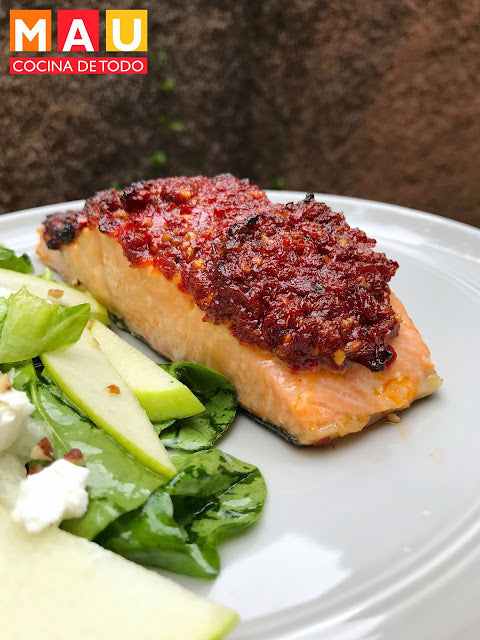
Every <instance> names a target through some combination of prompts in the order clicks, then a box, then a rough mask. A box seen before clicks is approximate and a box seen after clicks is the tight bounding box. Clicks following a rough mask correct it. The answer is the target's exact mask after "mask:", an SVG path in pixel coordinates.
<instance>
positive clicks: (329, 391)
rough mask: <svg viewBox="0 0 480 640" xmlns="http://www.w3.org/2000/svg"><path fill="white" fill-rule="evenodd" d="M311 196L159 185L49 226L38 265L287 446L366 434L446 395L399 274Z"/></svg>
mask: <svg viewBox="0 0 480 640" xmlns="http://www.w3.org/2000/svg"><path fill="white" fill-rule="evenodd" d="M374 244H375V241H374V240H371V239H370V238H367V236H366V235H365V234H364V233H363V232H361V231H359V230H358V229H351V228H350V227H349V225H348V224H347V223H346V221H345V219H344V217H343V216H342V214H339V213H335V212H333V211H331V209H330V208H329V207H327V206H326V205H324V204H322V203H317V202H315V200H314V197H313V195H311V194H307V196H306V198H305V199H304V200H303V201H301V202H300V203H297V204H292V203H290V204H288V205H275V204H273V203H271V202H270V201H269V200H268V198H267V197H266V195H265V194H264V193H263V192H262V191H260V190H259V189H258V187H256V186H255V185H253V184H252V183H250V182H249V181H248V180H237V179H236V178H234V177H233V176H230V175H222V176H216V177H215V178H203V177H196V178H165V179H159V180H152V181H149V182H144V183H135V184H133V185H131V186H130V187H127V188H126V189H124V190H123V191H116V190H109V191H106V192H101V193H99V194H97V195H95V196H94V197H93V198H92V199H90V200H89V201H87V203H86V205H85V207H84V209H83V210H82V211H78V212H66V213H59V214H54V215H53V216H50V217H49V218H48V219H47V220H46V221H45V224H44V226H43V228H42V230H41V239H40V243H39V245H38V249H37V252H38V254H39V256H40V257H41V258H42V260H43V261H44V262H45V263H46V264H47V265H49V266H50V267H52V268H53V269H54V270H56V271H57V272H59V273H60V274H61V275H62V277H63V278H65V279H66V280H67V281H68V282H70V283H81V284H82V285H83V286H85V287H86V288H87V289H89V290H90V291H91V293H92V294H93V295H94V296H95V297H96V298H97V299H98V300H99V301H100V302H101V303H102V304H104V305H105V306H106V307H107V308H108V309H109V310H110V311H111V312H112V313H113V314H115V315H116V316H119V317H121V318H122V319H123V321H124V322H125V323H126V325H127V326H128V328H129V329H130V330H131V331H132V332H133V333H135V334H137V335H139V336H141V337H142V338H143V339H145V340H146V342H147V343H148V344H150V345H151V346H152V347H153V348H154V349H155V350H156V351H158V352H159V353H161V354H163V355H165V356H166V357H168V358H170V359H171V360H192V361H196V362H200V363H203V364H205V365H207V366H209V367H211V368H213V369H215V370H217V371H219V372H221V373H222V374H224V375H225V376H226V377H227V378H229V379H230V381H231V382H232V383H233V384H234V385H235V387H236V389H237V393H238V398H239V402H240V404H241V405H242V406H243V407H244V408H245V409H246V410H247V411H248V412H249V413H251V414H252V415H253V416H255V417H256V418H257V419H258V420H259V421H260V422H262V423H263V424H266V425H267V426H269V428H273V429H274V430H276V431H277V432H279V433H280V434H281V435H283V436H285V437H287V439H289V440H290V441H292V442H295V443H296V444H302V445H318V444H326V443H327V442H330V440H331V439H332V438H336V437H338V436H343V435H346V434H348V433H353V432H356V431H360V430H361V429H362V428H363V427H365V426H366V425H368V424H371V423H372V422H374V421H375V420H378V419H380V418H381V417H382V416H384V415H386V414H388V413H390V412H393V411H396V410H399V409H403V408H406V407H408V406H410V404H411V403H412V402H413V401H414V400H415V399H417V398H419V397H423V396H426V395H429V394H430V393H433V392H434V391H435V390H436V389H437V388H438V387H439V385H440V384H441V380H440V378H439V377H438V376H437V374H436V373H435V370H434V367H433V364H432V362H431V360H430V354H429V351H428V348H427V346H426V345H425V344H424V342H423V340H422V338H421V336H420V334H419V333H418V331H417V330H416V328H415V327H414V325H413V323H412V321H411V319H410V318H409V317H408V315H407V313H406V311H405V308H404V307H403V305H402V303H401V302H400V301H399V300H398V299H397V298H396V297H395V295H394V294H393V293H391V291H390V288H389V284H388V282H389V280H390V278H391V277H392V275H393V274H394V273H395V271H396V269H397V267H398V265H397V263H395V262H394V261H392V260H389V259H388V258H387V257H386V256H385V255H384V254H381V253H378V252H375V251H374V250H373V246H374Z"/></svg>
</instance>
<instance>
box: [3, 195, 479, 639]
mask: <svg viewBox="0 0 480 640" xmlns="http://www.w3.org/2000/svg"><path fill="white" fill-rule="evenodd" d="M269 195H270V197H271V198H272V199H273V200H275V201H279V202H280V201H283V202H288V201H291V200H293V201H296V200H299V199H301V198H302V197H303V196H304V194H300V193H292V192H280V191H278V192H272V193H270V194H269ZM318 198H319V199H321V200H323V201H325V202H327V204H329V205H330V206H332V207H333V208H334V209H335V210H338V211H343V212H344V213H345V215H346V217H347V220H348V222H349V223H350V224H351V225H352V226H358V227H360V228H361V229H363V230H365V231H366V232H367V233H368V234H369V235H371V236H373V237H375V238H377V240H378V248H379V249H381V250H384V251H386V253H387V254H388V256H389V257H391V258H394V259H396V260H397V261H398V262H399V263H400V269H399V270H398V272H397V275H396V276H395V278H394V279H393V281H392V289H393V290H394V291H395V292H396V293H397V294H398V296H399V297H400V299H401V300H402V301H403V302H404V303H405V305H406V307H407V310H408V312H409V313H410V315H411V316H412V318H413V320H414V322H415V324H416V326H417V327H418V329H419V330H420V332H421V333H422V335H423V337H424V339H425V341H426V343H427V344H428V345H429V347H430V350H431V353H432V359H433V361H434V363H435V365H436V368H437V371H438V373H439V374H440V375H441V376H442V377H443V378H444V384H443V386H442V387H441V389H440V390H439V392H437V393H436V394H435V395H434V396H432V397H431V398H427V399H425V400H423V401H420V402H418V403H415V404H414V405H413V407H412V408H410V409H409V410H407V411H404V412H403V413H402V414H401V417H402V421H401V423H400V424H398V425H397V424H395V425H394V424H382V425H380V426H376V427H373V428H370V429H367V430H366V431H364V432H363V433H361V434H359V435H355V436H349V437H347V438H345V439H343V440H342V441H340V442H338V443H337V444H336V446H335V448H330V449H323V450H321V449H320V450H314V449H299V448H295V447H293V446H292V445H289V444H287V443H286V442H284V441H283V440H281V439H280V438H278V437H276V436H275V435H273V434H272V433H270V432H268V431H266V430H265V429H264V428H262V427H261V426H259V425H258V424H256V423H255V422H253V421H251V420H250V419H248V418H247V417H245V416H240V417H239V418H238V419H237V420H236V422H235V425H234V427H233V428H232V429H231V430H230V432H229V433H228V434H227V436H226V437H225V438H224V439H223V441H222V442H221V444H220V447H221V448H222V449H223V450H225V451H227V452H229V453H231V454H233V455H235V456H238V457H239V458H241V459H243V460H246V461H248V462H252V463H254V464H256V465H257V466H258V467H259V468H260V469H261V471H262V472H263V474H264V475H265V478H266V481H267V485H268V491H269V495H268V501H267V503H266V506H265V511H264V514H263V516H262V518H260V521H259V522H258V523H257V525H255V526H254V527H253V528H252V529H251V530H249V531H248V532H247V533H246V534H245V535H241V536H238V537H236V538H235V539H234V540H230V541H228V542H225V543H224V544H223V545H222V547H221V556H222V562H223V568H222V572H221V574H220V577H219V578H218V579H217V580H216V581H215V582H213V583H207V582H202V581H199V580H195V579H187V578H182V577H180V578H178V580H179V581H180V582H181V583H182V584H184V585H186V586H188V587H189V588H191V589H193V590H194V591H197V592H198V593H202V594H205V595H209V596H211V597H212V598H214V599H216V600H218V601H219V602H222V603H223V604H226V605H229V606H231V607H233V608H234V609H236V610H237V611H238V612H239V613H240V615H241V617H242V623H241V625H240V626H239V627H238V628H237V630H236V631H235V632H234V633H232V635H231V639H232V640H324V639H325V640H326V639H330V638H331V639H335V640H347V639H352V640H353V639H355V640H360V639H367V638H368V639H372V640H373V639H375V640H380V639H385V640H397V639H398V640H405V639H407V638H408V639H409V640H429V639H432V640H433V639H435V640H447V639H449V640H450V639H458V638H461V639H462V640H477V639H478V637H479V628H480V607H479V605H478V603H479V601H480V578H479V576H480V417H479V412H478V409H477V400H478V399H479V397H480V392H479V388H478V387H479V383H480V374H479V371H480V364H479V363H480V337H479V328H480V231H479V230H477V229H474V228H472V227H468V226H465V225H462V224H459V223H455V222H452V221H449V220H445V219H442V218H439V217H436V216H432V215H428V214H424V213H420V212H417V211H412V210H409V209H404V208H401V207H395V206H390V205H386V204H381V203H376V202H368V201H364V200H357V199H354V198H343V197H334V196H326V195H325V196H323V195H320V196H318ZM78 206H81V203H79V202H76V203H66V204H65V203H63V204H60V205H54V206H50V207H42V208H40V209H31V210H28V211H23V212H19V213H16V214H11V215H7V216H2V217H0V241H1V242H3V243H4V244H5V245H6V246H8V247H11V248H14V249H16V250H20V251H28V252H29V253H30V254H31V255H33V252H34V247H35V244H36V232H35V230H36V228H37V227H38V225H39V224H40V223H41V221H42V220H43V218H44V217H45V215H47V214H49V213H53V212H54V211H57V210H59V209H65V208H67V207H69V208H74V207H75V208H76V207H78ZM36 264H37V266H40V265H39V264H38V262H37V263H36Z"/></svg>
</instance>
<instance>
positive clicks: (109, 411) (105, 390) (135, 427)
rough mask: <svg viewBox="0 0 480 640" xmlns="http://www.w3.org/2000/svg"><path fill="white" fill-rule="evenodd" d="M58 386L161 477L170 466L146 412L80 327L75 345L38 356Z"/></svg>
mask: <svg viewBox="0 0 480 640" xmlns="http://www.w3.org/2000/svg"><path fill="white" fill-rule="evenodd" d="M41 359H42V362H43V364H44V366H45V369H46V370H47V371H48V373H49V374H50V375H51V376H52V378H53V379H54V380H55V382H56V383H57V384H58V386H59V387H60V388H61V389H62V390H63V391H64V392H65V393H66V394H67V396H68V397H69V398H71V400H73V402H74V403H75V404H77V405H78V406H79V407H80V409H82V410H83V411H85V413H86V414H87V416H88V417H89V418H90V419H91V420H92V422H94V423H95V424H96V425H97V426H99V427H101V428H102V429H104V430H105V431H106V432H107V433H108V434H109V435H110V436H111V437H112V438H113V439H114V440H116V441H117V442H118V443H119V444H120V445H121V446H122V447H123V448H124V449H126V450H127V451H129V452H130V453H131V454H132V455H133V456H134V457H135V458H137V459H138V460H139V461H140V462H142V464H144V465H145V466H147V467H149V468H150V469H152V470H153V471H156V472H157V473H160V474H161V475H163V476H166V477H167V478H171V477H172V476H173V475H174V474H175V467H174V466H173V463H172V461H171V460H170V457H169V455H168V453H167V452H166V450H165V447H164V446H163V444H162V443H161V442H160V440H159V438H158V436H157V434H156V433H155V431H154V429H153V427H152V424H151V422H150V420H149V419H148V417H147V414H146V413H145V411H144V410H143V409H142V407H141V406H140V404H139V403H138V400H137V399H136V398H135V396H134V395H133V393H132V392H131V391H130V389H129V388H128V385H127V383H126V382H125V381H124V379H123V378H122V377H121V376H120V375H119V374H118V373H117V372H116V371H115V369H114V368H113V367H112V365H111V364H110V363H109V362H108V360H107V358H106V357H105V356H104V355H103V353H102V351H101V350H100V348H99V346H98V342H97V341H96V340H95V338H94V337H93V336H92V335H91V334H90V332H89V330H88V329H85V330H84V332H83V333H82V335H81V336H80V339H79V340H78V342H76V343H75V344H73V345H71V346H69V347H66V348H64V349H58V351H51V352H50V353H44V354H43V355H42V356H41Z"/></svg>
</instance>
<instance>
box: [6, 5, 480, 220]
mask: <svg viewBox="0 0 480 640" xmlns="http://www.w3.org/2000/svg"><path fill="white" fill-rule="evenodd" d="M11 7H12V8H25V9H27V8H28V9H33V8H52V9H58V8H62V9H65V8H82V9H87V8H95V9H100V10H101V11H100V14H101V15H103V13H104V10H105V9H107V8H117V9H118V8H124V9H129V8H136V9H138V8H143V9H148V10H149V64H150V71H149V74H148V75H147V76H144V77H133V76H132V77H128V76H124V77H121V76H103V77H102V76H88V77H84V76H30V77H28V76H23V77H21V76H9V75H8V73H7V71H6V70H7V69H8V57H9V52H8V9H9V8H10V6H6V3H5V0H0V8H1V9H0V34H2V36H1V38H2V42H3V43H4V44H3V46H2V49H1V67H0V68H1V69H2V72H1V74H0V91H1V94H0V95H1V98H0V154H1V155H0V212H5V211H10V210H13V209H21V208H25V207H30V206H37V205H41V204H47V203H52V202H57V201H64V200H70V199H74V198H83V197H85V196H88V195H89V194H91V193H92V192H93V191H95V190H97V189H100V188H103V187H105V186H109V185H110V184H112V183H119V184H124V183H127V182H130V181H133V180H136V179H140V178H144V177H153V176H155V175H173V174H197V173H203V174H207V175H211V174H214V173H218V172H223V171H230V172H232V173H234V174H236V175H239V176H242V177H244V176H248V177H250V178H252V179H253V180H254V181H256V182H257V183H259V184H260V185H261V186H262V187H270V186H274V185H275V186H281V185H283V186H284V188H289V189H299V190H315V191H323V192H329V193H336V194H345V195H354V196H361V197H366V198H372V199H375V200H384V201H387V202H394V203H398V204H402V205H406V206H411V207H414V208H418V209H423V210H426V211H431V212H434V213H439V214H441V215H446V216H450V217H453V218H456V219H458V220H462V221H464V222H469V223H471V224H475V225H478V226H480V175H479V173H480V170H479V166H480V162H479V158H480V117H479V116H480V90H479V82H480V80H479V79H480V3H479V2H478V1H477V0H471V1H464V2H462V1H455V0H436V1H424V0H390V1H385V0H382V1H380V0H378V1H375V0H371V1H357V2H345V1H344V0H336V1H332V2H315V1H313V0H289V1H288V2H279V1H277V2H274V1H273V0H262V1H261V2H257V1H254V0H251V1H245V2H221V1H220V0H209V1H208V2H206V1H205V0H204V1H201V0H188V1H186V0H177V1H174V0H163V1H162V0H160V1H159V2H154V1H153V0H141V1H139V0H135V1H133V0H126V1H125V0H124V1H122V0H116V1H115V2H103V3H102V4H101V6H100V5H99V3H98V0H82V2H80V3H79V2H75V1H74V0H62V2H61V3H56V2H53V1H52V2H50V3H49V2H36V1H31V0H30V1H29V0H23V2H21V3H16V4H15V5H13V4H11ZM55 22H56V19H55V16H53V23H54V24H55ZM54 46H55V45H54ZM104 46H105V39H104V35H103V33H102V32H101V35H100V55H101V54H102V50H104ZM172 79H173V80H174V81H175V86H174V87H173V88H172V89H171V91H168V87H169V86H170V87H171V86H172V84H173V83H172V82H171V80H172ZM165 81H167V86H166V85H165ZM172 121H173V122H174V123H178V122H180V123H183V127H184V128H183V130H181V131H179V130H178V129H181V128H182V125H179V124H173V125H172V124H171V122H172ZM169 123H170V124H169ZM156 151H162V152H163V153H164V154H165V155H166V164H165V165H158V163H157V165H155V164H152V161H151V156H152V154H153V153H155V152H156ZM157 159H158V156H157ZM160 159H161V158H160Z"/></svg>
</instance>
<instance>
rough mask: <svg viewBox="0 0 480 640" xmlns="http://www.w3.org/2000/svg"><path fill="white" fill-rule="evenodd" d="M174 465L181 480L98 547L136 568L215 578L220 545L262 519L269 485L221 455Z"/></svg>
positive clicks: (177, 460) (177, 459)
mask: <svg viewBox="0 0 480 640" xmlns="http://www.w3.org/2000/svg"><path fill="white" fill-rule="evenodd" d="M172 459H173V462H174V464H175V466H176V467H177V469H178V473H177V475H176V476H174V477H173V478H172V479H171V480H170V482H169V483H168V484H167V485H165V486H164V487H162V488H160V489H157V490H156V491H155V492H154V493H153V494H152V495H151V497H150V498H149V499H148V500H147V502H146V503H145V504H144V505H143V506H142V507H140V508H139V509H137V510H136V511H132V512H131V513H127V514H125V515H124V516H121V517H120V518H118V519H117V520H115V522H114V523H113V524H112V525H110V527H108V528H107V529H106V530H105V531H104V532H103V533H102V534H101V536H100V537H99V539H98V541H99V542H100V543H101V544H102V545H103V546H105V547H107V548H108V549H111V550H112V551H115V552H116V553H119V554H121V555H123V556H126V557H127V558H129V559H130V560H133V561H135V562H140V563H142V564H146V565H150V566H155V567H161V568H163V569H169V570H170V571H175V572H177V573H186V574H188V575H194V576H197V577H201V578H213V577H215V576H216V575H217V574H218V571H219V568H220V560H219V556H218V552H217V542H218V541H219V540H220V539H221V538H223V537H226V536H228V535H231V534H233V533H236V532H238V531H241V530H242V529H244V528H246V527H248V526H249V525H250V524H252V523H253V522H254V521H255V520H256V519H257V518H258V516H259V515H260V511H261V509H262V506H263V503H264V501H265V497H266V487H265V482H264V480H263V478H262V475H261V474H260V472H259V470H258V469H257V468H256V467H254V466H253V465H251V464H247V463H245V462H241V461H240V460H237V459H236V458H233V457H232V456H229V455H227V454H226V453H223V452H222V451H219V450H218V449H211V450H209V451H200V452H198V453H194V454H192V455H188V454H179V455H176V456H173V457H172Z"/></svg>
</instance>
